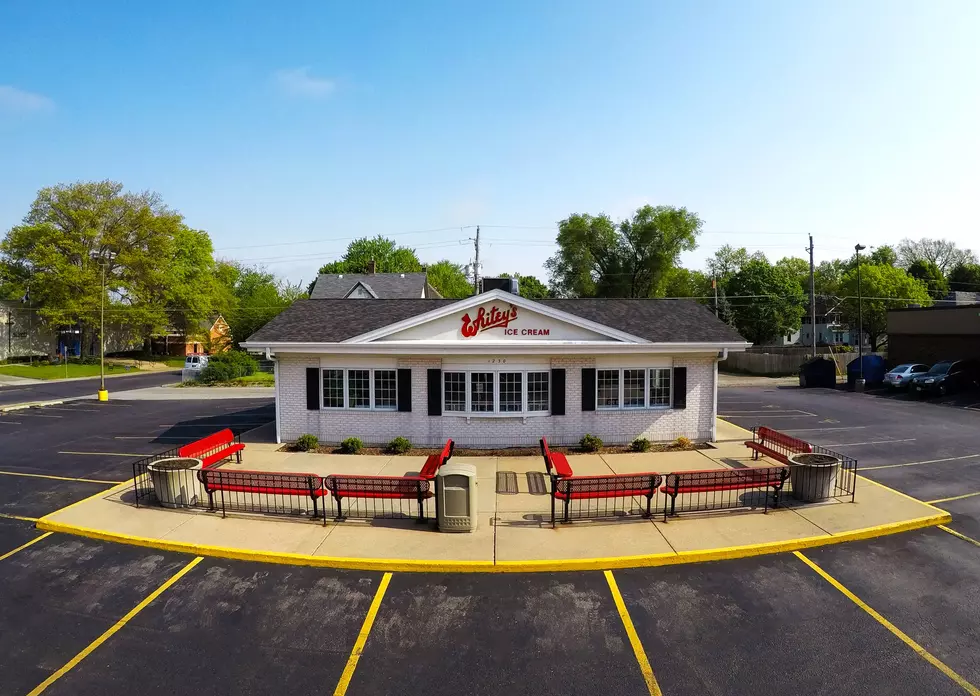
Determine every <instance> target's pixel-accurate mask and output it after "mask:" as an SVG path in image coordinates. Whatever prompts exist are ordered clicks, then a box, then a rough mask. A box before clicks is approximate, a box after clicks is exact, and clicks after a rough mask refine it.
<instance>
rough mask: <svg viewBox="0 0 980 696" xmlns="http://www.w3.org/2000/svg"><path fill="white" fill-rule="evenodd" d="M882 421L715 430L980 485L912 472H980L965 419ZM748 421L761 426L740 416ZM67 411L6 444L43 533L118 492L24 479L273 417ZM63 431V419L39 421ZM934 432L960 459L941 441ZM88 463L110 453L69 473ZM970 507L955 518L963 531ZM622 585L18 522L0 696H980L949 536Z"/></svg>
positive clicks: (967, 549) (825, 398)
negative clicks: (130, 542)
mask: <svg viewBox="0 0 980 696" xmlns="http://www.w3.org/2000/svg"><path fill="white" fill-rule="evenodd" d="M862 399H863V400H862ZM736 402H738V403H736ZM749 402H751V403H749ZM866 404H870V405H871V406H870V407H866V406H865V405H866ZM880 404H883V405H884V409H891V408H894V407H893V406H889V405H888V402H883V401H882V400H875V399H873V398H869V397H866V396H865V397H862V396H860V395H850V394H838V393H826V394H819V393H817V392H813V391H807V392H799V391H796V390H792V391H791V390H785V391H784V390H775V391H773V392H769V391H763V390H734V389H731V390H723V391H722V392H721V393H720V395H719V411H720V412H721V413H727V414H728V416H729V417H730V418H731V419H733V420H735V419H736V418H737V419H739V420H738V421H737V422H739V423H740V424H742V425H747V426H748V425H755V424H760V423H761V424H769V425H771V426H773V427H777V428H779V429H788V428H792V429H793V430H795V431H798V432H799V434H801V435H804V434H805V436H806V439H809V440H813V441H815V442H821V443H826V444H830V445H835V446H836V447H838V448H840V449H842V450H844V451H847V452H848V453H849V454H853V455H855V456H857V457H858V459H859V462H860V465H861V466H862V467H867V470H866V472H865V475H867V476H868V477H870V478H874V479H876V480H881V481H882V482H883V483H887V485H890V486H893V487H895V488H898V489H899V490H903V491H904V492H906V493H908V494H910V495H914V496H916V497H921V496H919V495H917V493H928V492H929V491H930V490H932V489H931V488H929V487H928V486H930V485H932V484H930V483H929V478H930V477H929V476H925V475H923V474H913V473H911V472H914V471H923V472H926V471H933V468H932V467H936V466H939V467H943V466H947V467H953V466H960V467H962V470H961V469H956V470H955V472H954V473H952V474H950V473H946V474H944V475H945V476H949V477H952V479H953V481H952V482H951V483H955V482H956V481H959V483H960V484H961V485H960V488H957V489H956V490H961V489H962V490H964V491H966V490H969V487H970V486H971V485H972V481H973V479H971V478H969V476H970V475H969V474H968V475H966V476H961V475H960V474H962V473H963V472H965V471H966V470H967V469H968V468H970V467H975V466H980V457H978V458H977V460H978V462H974V461H973V459H972V458H962V459H950V460H949V461H945V462H936V463H933V464H915V463H913V462H920V461H926V460H930V459H937V458H946V457H967V456H968V455H969V454H971V452H972V453H980V446H978V444H980V443H978V442H977V438H980V433H971V432H970V429H971V427H972V428H973V430H976V427H975V422H974V421H970V420H966V419H965V418H964V417H962V416H953V417H952V419H950V418H944V417H942V416H940V415H936V414H934V413H933V412H932V411H929V412H927V413H926V414H925V415H922V414H919V416H918V417H916V418H912V417H909V416H905V415H903V412H898V411H893V410H883V407H882V406H879V405H880ZM912 405H913V406H921V404H912ZM736 406H738V407H739V409H740V410H743V411H762V412H763V413H762V414H761V416H760V414H756V413H747V414H746V413H743V414H740V415H733V414H732V411H734V410H736V408H735V407H736ZM926 406H929V405H928V404H927V405H926ZM117 407H118V408H117ZM743 407H744V408H743ZM65 408H68V409H69V410H63V411H54V410H50V411H49V410H48V409H43V410H39V411H37V412H36V413H31V414H28V415H27V416H25V417H23V418H21V419H20V421H19V422H20V423H21V424H27V425H26V426H24V427H23V429H22V430H19V431H18V435H17V436H16V437H11V433H9V432H6V431H2V430H0V452H3V455H2V457H3V463H2V465H0V471H6V472H8V473H6V474H0V485H2V486H3V491H4V492H3V493H2V494H0V496H2V497H0V505H3V508H2V510H3V511H4V513H6V514H8V515H19V516H21V517H35V516H37V515H38V514H43V513H44V512H50V511H51V510H47V509H46V507H45V505H46V504H50V505H54V506H56V507H60V506H61V505H63V504H65V501H72V500H73V499H76V498H79V497H84V493H83V492H82V491H81V490H79V491H75V492H72V493H71V494H67V493H65V492H64V491H62V490H61V489H59V488H58V487H59V486H62V485H64V484H78V485H83V484H84V485H87V486H89V487H90V489H89V490H91V487H93V486H94V487H95V489H96V490H98V489H99V486H105V487H108V485H109V484H108V483H105V484H94V483H88V484H85V483H84V482H73V481H64V480H62V479H60V478H36V477H34V476H27V477H24V476H16V475H13V474H17V473H30V474H41V475H43V476H61V477H63V478H79V477H80V478H90V479H94V478H95V477H96V476H97V477H98V478H99V480H105V481H117V480H125V479H126V478H127V477H128V463H129V462H130V461H131V460H132V456H135V455H141V454H144V453H151V452H154V451H159V450H160V449H165V448H167V447H170V446H172V445H173V444H175V443H176V442H177V441H178V440H181V441H184V440H187V439H193V437H195V436H198V435H199V434H202V432H204V433H206V432H210V429H213V428H216V427H218V426H219V425H221V426H223V425H232V426H234V427H235V428H236V429H240V430H244V429H247V428H248V427H252V424H254V423H257V422H259V421H262V422H267V421H268V420H269V419H270V418H271V417H272V411H271V409H270V407H269V405H268V401H264V402H256V403H251V402H248V403H241V402H234V403H229V402H223V401H217V402H138V403H136V402H133V403H127V404H123V403H118V404H116V403H110V404H108V405H101V406H99V405H95V404H93V403H91V402H86V403H85V404H84V405H79V406H77V407H75V406H71V407H69V406H68V405H66V406H65ZM899 408H901V406H899ZM930 408H932V409H940V408H942V407H935V406H930ZM81 409H86V410H81ZM130 409H135V410H130ZM942 411H943V413H945V412H947V411H949V412H953V411H952V409H946V408H942ZM800 412H802V413H800ZM964 413H965V412H964ZM805 414H813V415H805ZM50 415H60V416H62V417H61V418H44V417H42V416H50ZM10 417H11V418H13V417H15V416H14V414H10ZM967 417H968V418H973V419H974V420H975V421H980V414H977V413H969V414H968V416H967ZM30 418H33V420H29V419H30ZM766 418H768V420H765V419H766ZM959 418H964V419H963V420H957V419H959ZM747 419H752V422H749V420H747ZM902 420H907V421H909V422H908V423H902V422H900V421H902ZM833 421H837V422H833ZM971 423H974V425H972V426H971ZM199 426H200V427H199ZM2 427H3V426H0V428H2ZM10 427H12V426H10ZM830 428H836V429H833V430H832V429H830ZM865 431H869V432H865ZM938 435H943V436H948V438H945V439H948V442H946V441H944V442H942V443H937V444H934V443H933V442H932V439H930V438H936V437H937V436H938ZM137 438H138V439H137ZM899 440H904V442H898V441H899ZM971 446H972V450H971ZM845 448H847V449H846V450H845ZM889 448H891V449H889ZM899 448H900V449H899ZM934 448H938V451H939V454H936V450H935V449H934ZM83 451H84V452H104V453H106V454H105V455H103V456H101V457H100V456H97V455H95V454H72V452H83ZM109 454H112V455H118V456H108V455H109ZM896 463H898V464H907V466H892V465H893V464H896ZM876 466H878V467H884V466H888V467H889V468H879V469H876V468H874V467H876ZM935 471H946V470H945V469H942V470H940V469H936V470H935ZM890 472H904V473H900V474H899V475H896V474H893V473H890ZM885 476H896V478H895V479H890V480H888V481H886V480H885ZM13 480H17V481H30V482H31V484H32V485H36V486H37V488H36V494H35V495H33V496H31V495H26V494H25V490H26V489H23V488H21V489H18V490H17V491H16V492H14V493H11V494H9V495H8V493H7V492H6V491H7V490H8V489H9V490H14V489H13V488H11V487H10V485H9V482H10V481H13ZM866 485H871V484H866ZM31 490H35V489H31ZM858 490H859V492H860V484H859V489H858ZM972 490H974V491H980V487H977V488H975V489H972ZM46 491H56V492H54V493H47V494H46V495H47V497H45V495H44V493H45V492H46ZM977 498H980V496H977V497H964V498H960V499H959V500H956V501H951V502H950V503H948V504H946V503H944V504H941V505H942V506H943V507H945V508H946V509H949V510H951V511H952V512H953V515H954V523H953V525H952V527H953V528H955V529H957V530H959V531H961V532H962V533H963V534H965V535H966V534H968V531H969V529H968V527H967V526H964V519H967V520H968V519H969V517H968V515H969V514H974V513H971V512H969V511H971V510H975V508H973V507H969V506H971V505H973V504H974V503H976V502H977ZM42 501H44V502H43V503H42ZM953 506H960V507H959V508H958V509H963V510H966V511H967V512H965V513H958V512H957V511H956V510H955V509H954V507H953ZM29 512H33V513H35V514H28V513H29ZM961 517H962V518H963V519H961ZM973 538H977V537H976V535H974V537H973ZM25 544H27V546H24V545H25ZM811 564H812V565H811ZM610 576H611V578H612V583H610V579H609V576H607V575H606V574H605V573H603V572H602V571H594V572H578V573H540V574H515V575H477V574H456V575H447V574H428V573H419V574H411V573H394V574H383V573H377V572H362V571H337V570H329V569H320V568H305V567H293V566H281V565H269V564H256V563H247V562H239V561H232V560H224V559H216V558H203V559H200V560H198V558H196V557H194V556H189V555H184V554H177V553H170V552H163V551H157V550H152V549H144V548H138V547H132V546H123V545H117V544H111V543H106V542H100V541H94V540H89V539H82V538H77V537H70V536H65V535H60V534H47V535H42V534H41V533H39V532H38V531H37V530H35V529H34V528H33V525H32V524H31V522H30V521H25V520H19V519H12V518H9V517H8V518H5V519H0V629H2V630H0V675H3V676H2V678H0V696H6V695H7V694H17V695H20V696H23V694H40V693H42V692H43V693H46V694H93V695H94V694H126V693H132V692H139V693H145V694H148V695H152V694H174V693H189V692H195V693H202V694H267V693H290V692H294V691H300V690H301V692H303V693H327V694H331V693H334V694H340V695H341V696H342V695H343V694H357V695H360V694H364V695H369V694H382V693H406V694H414V693H426V694H434V695H442V694H446V695H447V696H448V695H450V694H452V695H453V696H455V695H457V694H460V693H467V694H487V695H489V694H508V696H510V695H518V694H556V695H557V694H562V695H564V694H617V695H618V694H624V695H627V696H628V695H632V694H638V695H643V694H659V693H663V694H667V695H668V696H673V695H675V694H676V695H687V694H691V695H693V694H717V695H719V696H720V695H722V694H745V695H746V696H749V695H758V694H774V695H775V694H780V695H782V694H785V693H787V692H789V693H793V692H795V693H801V694H834V695H835V696H836V695H837V694H840V693H845V694H849V693H855V694H858V693H860V694H882V695H884V694H930V695H932V694H937V695H943V694H962V693H973V694H980V691H977V686H980V584H978V583H977V578H978V577H980V546H977V545H974V544H973V543H971V542H970V541H969V540H966V539H963V538H959V537H956V536H954V535H952V534H949V533H947V532H945V531H942V530H940V529H936V528H931V529H927V530H921V531H917V532H910V533H906V534H900V535H895V536H889V537H883V538H880V539H874V540H869V541H864V542H855V543H850V544H844V545H839V546H830V547H824V548H819V549H812V550H808V551H806V552H805V553H804V554H800V555H797V554H779V555H772V556H764V557H758V558H749V559H741V560H736V561H724V562H716V563H704V564H695V565H684V566H674V567H662V568H646V569H632V570H617V571H615V572H614V573H611V574H610ZM828 578H829V579H828ZM869 610H871V611H874V612H876V615H872V614H871V613H869ZM647 665H649V669H648V668H647Z"/></svg>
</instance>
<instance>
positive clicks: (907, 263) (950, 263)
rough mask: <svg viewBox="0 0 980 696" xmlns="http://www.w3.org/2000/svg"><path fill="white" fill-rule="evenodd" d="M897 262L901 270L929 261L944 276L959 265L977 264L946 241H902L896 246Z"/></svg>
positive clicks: (975, 260) (969, 255) (965, 253)
mask: <svg viewBox="0 0 980 696" xmlns="http://www.w3.org/2000/svg"><path fill="white" fill-rule="evenodd" d="M898 261H899V265H901V266H902V267H903V268H909V267H911V266H912V264H913V263H915V262H916V261H931V262H932V263H934V264H936V265H937V266H938V267H939V270H940V271H942V273H943V275H945V274H947V273H949V272H950V271H951V270H953V269H954V268H956V266H958V265H960V264H963V263H977V257H976V254H974V253H973V252H972V251H970V250H969V249H960V248H959V247H957V246H956V243H955V242H951V241H949V240H947V239H925V238H923V239H919V240H914V239H903V240H902V241H901V242H900V243H899V245H898Z"/></svg>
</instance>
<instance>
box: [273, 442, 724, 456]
mask: <svg viewBox="0 0 980 696" xmlns="http://www.w3.org/2000/svg"><path fill="white" fill-rule="evenodd" d="M549 449H551V450H552V451H554V452H563V453H565V454H631V453H633V449H632V448H631V447H630V446H629V445H606V446H604V447H602V449H600V450H599V451H597V452H586V451H585V450H583V449H581V448H579V447H554V446H550V445H549ZM703 449H711V447H710V446H709V445H707V444H706V443H703V442H701V443H699V442H692V443H691V444H689V445H686V446H684V447H678V446H676V445H674V444H672V443H667V444H652V443H651V445H650V449H648V450H647V452H689V451H691V450H703ZM277 451H279V452H302V451H303V450H301V449H299V448H298V447H297V446H296V445H292V444H286V445H283V446H282V447H280V448H279V449H278V450H277ZM310 451H311V452H315V453H316V454H345V453H344V452H341V451H340V449H339V448H338V446H337V445H320V446H319V447H317V448H316V449H315V450H310ZM440 452H442V448H441V447H416V448H413V449H410V450H409V451H408V452H405V453H404V456H413V457H419V456H423V457H427V456H429V455H430V454H439V453H440ZM365 454H369V455H370V454H373V455H386V456H389V455H394V456H397V455H395V453H394V452H389V451H388V450H387V449H385V448H384V447H362V448H361V450H360V451H359V452H358V453H357V455H354V456H359V455H365ZM453 456H454V457H540V456H541V450H540V449H538V448H537V447H508V448H505V449H466V448H465V447H457V448H456V449H454V450H453Z"/></svg>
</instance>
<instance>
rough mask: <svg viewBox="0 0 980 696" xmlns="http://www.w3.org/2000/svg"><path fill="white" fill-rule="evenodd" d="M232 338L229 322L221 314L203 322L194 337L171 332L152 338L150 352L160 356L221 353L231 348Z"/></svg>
mask: <svg viewBox="0 0 980 696" xmlns="http://www.w3.org/2000/svg"><path fill="white" fill-rule="evenodd" d="M231 343H232V336H231V329H230V328H229V326H228V322H226V321H225V318H224V317H223V316H221V315H220V314H218V315H215V316H212V317H209V318H207V319H204V320H202V321H201V322H200V323H199V324H198V330H197V332H196V333H195V334H193V335H186V334H185V333H183V332H180V331H175V330H173V329H171V330H170V331H168V332H166V333H163V334H157V335H155V336H152V337H151V338H150V352H151V353H156V354H160V355H193V354H194V353H220V352H222V351H226V350H228V349H230V348H231Z"/></svg>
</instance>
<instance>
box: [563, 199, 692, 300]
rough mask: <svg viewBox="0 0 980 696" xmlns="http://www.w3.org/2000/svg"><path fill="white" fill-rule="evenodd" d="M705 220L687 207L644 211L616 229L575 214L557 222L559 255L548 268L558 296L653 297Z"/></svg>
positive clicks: (603, 221)
mask: <svg viewBox="0 0 980 696" xmlns="http://www.w3.org/2000/svg"><path fill="white" fill-rule="evenodd" d="M701 226H702V223H701V220H700V219H699V218H698V216H697V215H696V214H694V213H692V212H689V211H688V210H686V209H685V208H674V207H671V206H657V207H653V206H649V205H646V206H643V207H642V208H639V209H638V210H637V211H636V213H635V214H634V215H633V217H632V218H630V219H628V220H622V221H620V222H619V223H618V224H616V223H613V221H612V220H611V219H610V218H609V216H607V215H598V216H591V215H587V214H586V215H581V214H575V215H571V216H570V217H568V218H566V219H564V220H562V221H561V222H560V223H558V238H557V242H558V252H557V253H556V254H555V255H554V256H552V257H551V258H550V259H548V261H547V262H546V263H545V267H546V268H547V269H548V273H549V275H550V277H551V289H552V291H553V293H554V294H555V295H557V296H560V297H651V296H652V295H653V294H654V292H655V291H656V289H657V288H658V287H659V286H660V285H661V283H662V280H663V277H664V275H665V274H666V273H667V272H668V271H669V269H670V268H672V267H673V266H675V265H676V264H677V259H678V257H679V256H680V253H681V252H682V251H688V250H691V249H694V248H695V246H696V245H697V237H698V234H700V232H701Z"/></svg>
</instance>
